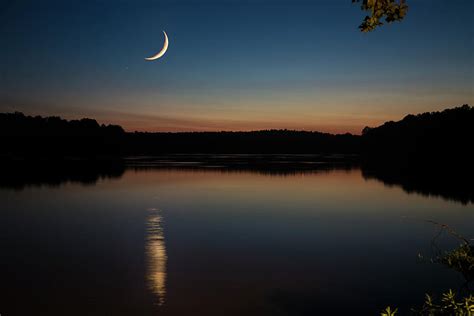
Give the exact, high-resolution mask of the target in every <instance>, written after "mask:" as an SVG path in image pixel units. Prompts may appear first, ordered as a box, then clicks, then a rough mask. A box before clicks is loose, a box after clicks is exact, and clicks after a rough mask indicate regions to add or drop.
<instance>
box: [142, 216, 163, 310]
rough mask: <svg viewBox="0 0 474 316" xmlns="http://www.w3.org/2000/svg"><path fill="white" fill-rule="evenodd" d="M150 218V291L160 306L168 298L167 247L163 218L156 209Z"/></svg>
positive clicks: (148, 241) (148, 245)
mask: <svg viewBox="0 0 474 316" xmlns="http://www.w3.org/2000/svg"><path fill="white" fill-rule="evenodd" d="M150 212H151V214H150V215H149V217H148V238H147V246H146V251H147V255H148V275H147V279H148V282H149V286H150V289H151V290H152V292H153V293H154V294H155V295H156V296H157V297H158V305H163V304H164V303H165V297H166V260H167V257H166V247H165V239H164V235H163V227H162V216H161V215H160V214H159V211H158V210H156V209H152V210H150Z"/></svg>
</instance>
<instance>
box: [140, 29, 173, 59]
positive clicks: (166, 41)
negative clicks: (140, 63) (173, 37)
mask: <svg viewBox="0 0 474 316" xmlns="http://www.w3.org/2000/svg"><path fill="white" fill-rule="evenodd" d="M163 34H165V43H164V44H163V48H162V49H161V50H160V51H159V53H158V54H156V55H154V56H151V57H147V58H145V60H148V61H152V60H156V59H158V58H160V57H162V56H163V55H164V54H165V53H166V51H167V50H168V35H166V32H165V31H163Z"/></svg>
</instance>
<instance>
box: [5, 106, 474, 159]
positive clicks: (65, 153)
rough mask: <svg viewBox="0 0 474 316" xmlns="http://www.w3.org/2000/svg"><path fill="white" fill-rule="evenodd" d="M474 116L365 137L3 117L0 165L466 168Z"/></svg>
mask: <svg viewBox="0 0 474 316" xmlns="http://www.w3.org/2000/svg"><path fill="white" fill-rule="evenodd" d="M473 136H474V108H473V107H470V106H468V105H463V106H460V107H456V108H452V109H447V110H444V111H441V112H428V113H423V114H418V115H407V116H406V117H405V118H403V119H402V120H400V121H397V122H393V121H391V122H386V123H384V124H383V125H381V126H378V127H374V128H369V127H366V128H364V130H363V131H362V135H361V136H359V135H352V134H339V135H334V134H328V133H320V132H308V131H293V130H262V131H252V132H180V133H166V132H160V133H148V132H131V133H130V132H125V131H124V130H123V128H122V127H120V126H118V125H103V124H102V125H100V124H98V123H97V121H95V120H93V119H81V120H70V121H68V120H64V119H61V118H59V117H41V116H35V117H32V116H26V115H24V114H22V113H20V112H15V113H5V114H0V141H1V142H2V146H1V147H0V157H1V158H2V159H9V160H15V159H16V160H18V159H38V158H68V157H69V158H70V157H72V158H98V157H107V158H120V157H125V156H138V155H163V154H198V153H199V154H217V153H220V154H327V153H339V154H358V155H359V156H360V157H361V158H362V159H361V161H363V162H364V163H369V164H371V165H387V164H390V165H399V166H408V165H414V166H417V167H418V166H420V165H424V166H434V165H439V164H440V163H443V164H446V163H451V164H452V165H469V164H472V161H474V159H473V158H474V156H473V154H472V152H473V150H472V148H471V147H472V146H473V139H474V137H473Z"/></svg>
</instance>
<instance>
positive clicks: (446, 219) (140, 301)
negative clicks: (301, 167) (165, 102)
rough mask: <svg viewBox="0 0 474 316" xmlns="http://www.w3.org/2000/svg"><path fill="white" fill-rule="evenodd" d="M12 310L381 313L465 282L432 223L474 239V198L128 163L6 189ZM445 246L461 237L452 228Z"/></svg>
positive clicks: (366, 182)
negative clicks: (442, 255)
mask: <svg viewBox="0 0 474 316" xmlns="http://www.w3.org/2000/svg"><path fill="white" fill-rule="evenodd" d="M0 208H1V210H2V221H1V223H0V230H1V232H0V237H1V241H0V245H1V253H2V255H1V275H2V281H1V288H2V296H1V298H0V313H1V314H2V315H6V316H7V315H8V316H9V315H339V314H341V315H342V314H346V313H348V311H349V310H351V311H352V312H353V313H354V314H362V315H378V312H379V311H380V310H381V309H382V308H384V307H385V306H387V305H392V306H398V307H400V308H409V307H410V306H415V305H418V304H419V303H421V302H422V300H423V297H424V293H425V292H432V293H439V292H440V291H444V290H446V289H449V288H453V289H457V288H459V287H460V286H461V284H462V282H463V280H462V278H461V277H460V276H459V275H458V274H456V273H455V272H453V271H451V270H448V269H447V268H445V267H443V266H439V265H436V264H430V263H428V262H426V261H420V260H419V259H418V254H419V253H422V254H424V255H427V256H428V257H429V255H430V254H431V239H432V238H433V237H434V235H435V234H436V232H437V228H436V227H435V226H433V225H432V224H429V223H427V222H426V221H425V220H427V219H432V220H436V221H438V222H443V223H447V224H449V225H451V226H452V227H455V228H456V229H457V230H458V231H459V232H460V233H462V234H464V235H466V236H469V237H474V236H472V235H474V234H473V232H474V207H473V204H472V203H467V204H466V203H464V204H462V203H459V202H456V201H455V200H453V201H450V200H445V199H443V198H441V197H429V196H423V195H419V194H416V193H412V194H408V193H406V192H405V191H404V190H403V189H402V188H400V187H398V186H387V185H384V183H382V182H380V181H377V180H375V179H366V178H364V177H363V176H362V173H361V171H360V170H358V169H353V170H332V171H313V172H311V171H307V172H297V173H290V174H264V173H259V172H235V171H232V172H231V171H222V170H166V169H137V170H135V169H127V170H126V171H125V172H124V173H123V175H121V176H117V177H114V178H101V179H99V180H98V181H97V182H95V183H94V182H93V181H91V182H90V183H88V184H84V183H77V182H67V181H66V182H63V183H57V185H55V186H51V185H41V183H36V184H35V185H31V186H28V185H26V186H23V187H18V186H15V187H14V188H11V187H8V186H6V185H3V186H2V188H0ZM441 239H442V240H441V242H442V243H444V242H445V241H446V246H452V245H455V244H456V243H457V242H456V241H453V240H452V239H450V238H449V237H442V238H441Z"/></svg>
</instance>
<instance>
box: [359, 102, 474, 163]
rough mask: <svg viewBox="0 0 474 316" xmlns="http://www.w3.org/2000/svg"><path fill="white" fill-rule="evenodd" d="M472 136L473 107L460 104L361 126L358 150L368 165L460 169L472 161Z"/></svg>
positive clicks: (473, 128) (473, 132)
mask: <svg viewBox="0 0 474 316" xmlns="http://www.w3.org/2000/svg"><path fill="white" fill-rule="evenodd" d="M473 139H474V108H472V107H470V106H468V105H463V106H461V107H456V108H453V109H447V110H444V111H442V112H431V113H429V112H428V113H423V114H418V115H407V116H406V117H405V118H404V119H402V120H401V121H398V122H392V121H391V122H387V123H385V124H383V125H382V126H379V127H376V128H365V129H364V135H363V137H362V148H361V152H362V153H363V154H364V157H365V159H366V160H367V161H368V162H369V164H372V165H373V164H383V165H390V167H392V168H395V167H400V168H406V167H416V168H418V169H420V168H425V169H429V168H432V167H438V168H439V166H441V165H442V166H449V167H450V168H455V167H462V168H464V167H466V166H468V167H472V162H473V161H474V156H473V149H472V143H473Z"/></svg>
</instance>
